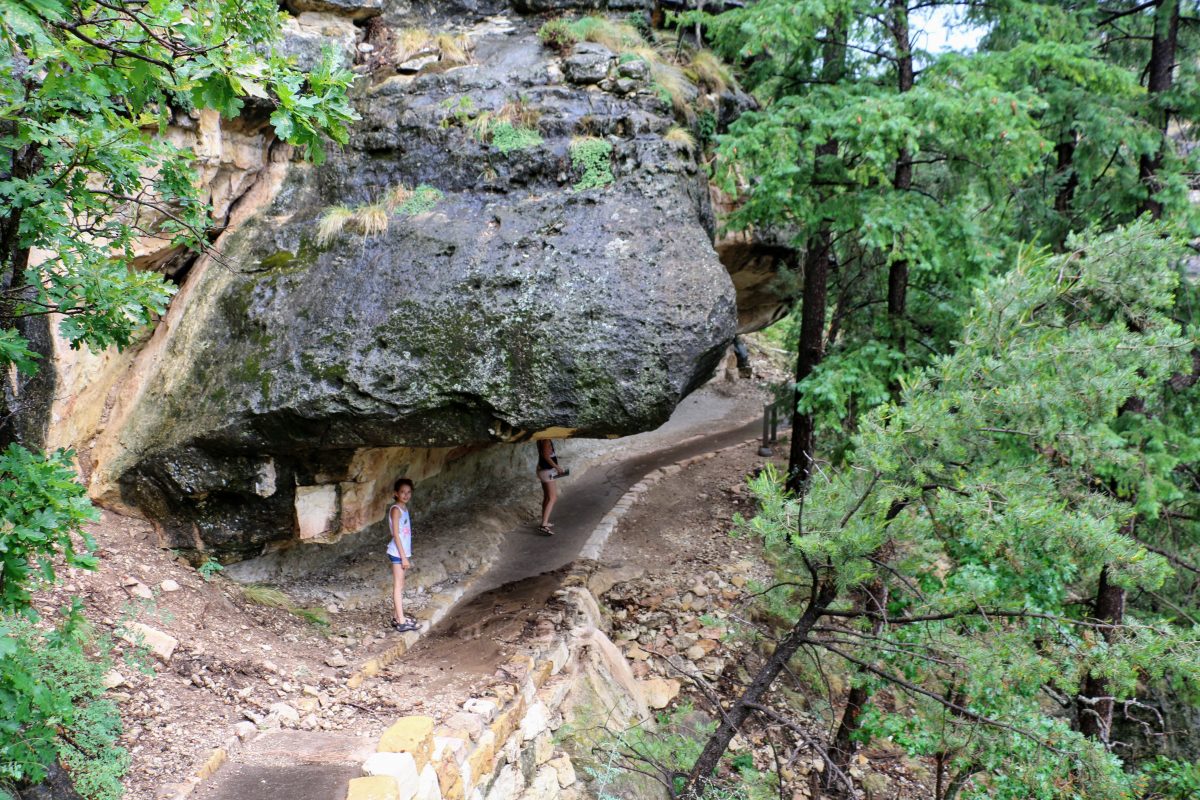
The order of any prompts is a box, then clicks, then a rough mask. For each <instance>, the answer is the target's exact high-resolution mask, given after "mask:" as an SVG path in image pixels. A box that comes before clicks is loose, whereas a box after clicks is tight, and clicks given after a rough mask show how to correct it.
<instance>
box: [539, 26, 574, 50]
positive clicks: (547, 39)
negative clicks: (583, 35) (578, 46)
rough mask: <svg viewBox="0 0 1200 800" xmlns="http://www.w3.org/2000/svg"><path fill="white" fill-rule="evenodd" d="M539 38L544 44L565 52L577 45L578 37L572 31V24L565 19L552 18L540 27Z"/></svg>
mask: <svg viewBox="0 0 1200 800" xmlns="http://www.w3.org/2000/svg"><path fill="white" fill-rule="evenodd" d="M538 38H539V39H541V41H542V44H544V45H545V46H546V47H549V48H550V49H551V50H557V51H558V52H560V53H565V52H567V51H568V50H570V49H571V48H572V47H574V46H575V43H576V42H578V41H579V39H578V37H576V36H575V34H574V33H572V32H571V26H570V25H568V24H567V21H566V20H564V19H552V20H550V21H549V22H547V23H546V24H545V25H543V26H542V27H541V28H539V29H538Z"/></svg>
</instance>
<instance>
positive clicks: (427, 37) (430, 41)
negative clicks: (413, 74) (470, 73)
mask: <svg viewBox="0 0 1200 800" xmlns="http://www.w3.org/2000/svg"><path fill="white" fill-rule="evenodd" d="M471 49H472V43H471V38H470V37H469V36H466V35H465V34H453V33H444V32H443V33H433V32H431V31H430V30H428V29H427V28H418V27H412V28H401V29H400V30H398V31H396V32H394V33H393V34H392V41H391V49H390V56H391V59H392V61H393V62H395V63H397V64H402V63H404V62H405V61H411V60H413V59H415V58H420V57H421V56H436V57H437V59H438V61H441V62H443V63H445V64H446V65H447V66H457V65H460V64H467V63H470V61H471Z"/></svg>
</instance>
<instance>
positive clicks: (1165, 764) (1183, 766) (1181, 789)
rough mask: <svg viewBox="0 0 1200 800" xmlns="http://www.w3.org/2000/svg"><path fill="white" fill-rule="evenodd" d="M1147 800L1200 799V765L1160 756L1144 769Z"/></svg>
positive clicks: (1144, 791)
mask: <svg viewBox="0 0 1200 800" xmlns="http://www.w3.org/2000/svg"><path fill="white" fill-rule="evenodd" d="M1142 777H1143V778H1144V779H1145V781H1146V785H1145V787H1144V789H1143V790H1142V794H1141V796H1142V797H1143V798H1146V800H1194V798H1197V797H1200V764H1189V763H1187V762H1184V761H1175V760H1173V759H1170V758H1165V757H1163V756H1158V757H1157V758H1156V759H1155V760H1154V761H1153V762H1151V763H1149V764H1146V765H1145V766H1144V767H1143V768H1142Z"/></svg>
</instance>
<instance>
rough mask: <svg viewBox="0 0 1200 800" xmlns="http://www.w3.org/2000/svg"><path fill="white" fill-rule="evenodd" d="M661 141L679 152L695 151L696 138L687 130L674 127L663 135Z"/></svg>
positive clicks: (677, 126)
mask: <svg viewBox="0 0 1200 800" xmlns="http://www.w3.org/2000/svg"><path fill="white" fill-rule="evenodd" d="M663 141H664V142H667V143H669V144H671V145H674V146H675V147H676V148H678V149H680V150H686V151H687V152H689V153H690V152H692V151H693V150H695V149H696V137H695V136H693V135H692V132H691V131H689V130H688V129H687V128H683V127H680V126H679V125H674V126H672V127H671V129H670V130H668V131H667V132H666V133H665V134H664V135H663Z"/></svg>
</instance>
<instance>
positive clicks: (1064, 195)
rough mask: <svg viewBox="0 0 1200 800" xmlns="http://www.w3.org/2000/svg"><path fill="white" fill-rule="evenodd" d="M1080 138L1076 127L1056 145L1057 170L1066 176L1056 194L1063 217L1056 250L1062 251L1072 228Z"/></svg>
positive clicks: (1057, 205) (1060, 174)
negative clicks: (1076, 162) (1076, 158)
mask: <svg viewBox="0 0 1200 800" xmlns="http://www.w3.org/2000/svg"><path fill="white" fill-rule="evenodd" d="M1078 140H1079V132H1078V131H1076V130H1075V129H1071V130H1069V131H1067V138H1066V139H1065V140H1064V141H1061V142H1059V143H1058V144H1056V145H1055V146H1054V155H1055V157H1056V160H1057V162H1058V163H1057V164H1055V171H1056V172H1057V173H1058V175H1059V177H1060V178H1062V176H1064V175H1065V176H1066V180H1065V181H1063V184H1062V186H1060V187H1058V192H1057V193H1055V195H1054V210H1055V212H1057V213H1058V215H1059V217H1061V221H1062V227H1061V229H1060V230H1058V231H1056V232H1055V242H1054V250H1055V252H1060V253H1061V252H1062V250H1063V247H1064V246H1065V244H1066V241H1067V234H1068V233H1069V232H1070V230H1071V206H1072V205H1073V204H1074V202H1075V190H1076V189H1078V188H1079V173H1077V172H1076V171H1075V147H1076V146H1077V142H1078Z"/></svg>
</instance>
